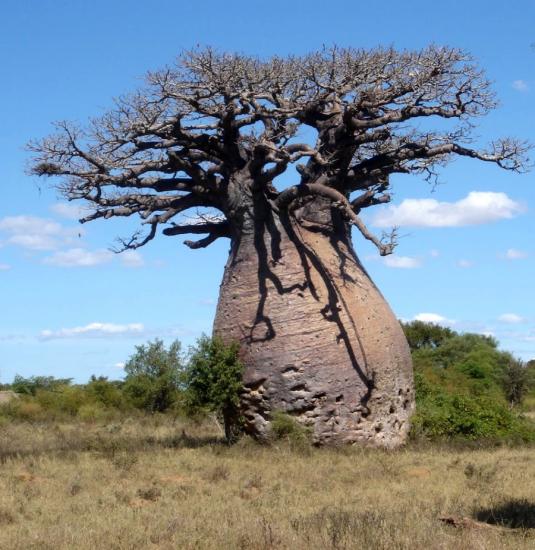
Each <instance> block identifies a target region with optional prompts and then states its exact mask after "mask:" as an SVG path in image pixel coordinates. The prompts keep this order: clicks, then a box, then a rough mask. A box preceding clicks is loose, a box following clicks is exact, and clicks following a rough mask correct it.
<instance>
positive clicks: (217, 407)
mask: <svg viewBox="0 0 535 550" xmlns="http://www.w3.org/2000/svg"><path fill="white" fill-rule="evenodd" d="M238 351H239V347H238V344H237V343H232V344H230V345H228V346H227V345H225V344H224V343H223V341H222V340H221V339H220V338H209V337H208V336H205V335H203V336H201V337H200V338H199V339H198V341H197V347H196V348H195V349H194V350H192V354H191V356H190V358H189V361H188V365H187V367H186V369H185V371H184V383H185V386H186V405H187V407H188V409H189V410H190V411H195V410H199V409H207V410H210V411H213V412H215V413H217V414H218V415H220V416H221V417H222V419H223V422H224V425H225V437H226V438H227V441H229V442H231V441H233V440H234V439H235V437H236V435H237V432H238V429H239V419H240V410H239V404H240V392H241V391H242V389H243V384H242V372H243V365H242V363H241V362H240V360H239V358H238Z"/></svg>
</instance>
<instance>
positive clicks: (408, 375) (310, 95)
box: [30, 47, 526, 447]
mask: <svg viewBox="0 0 535 550" xmlns="http://www.w3.org/2000/svg"><path fill="white" fill-rule="evenodd" d="M494 105H495V100H494V96H493V93H492V91H491V90H490V86H489V82H488V81H487V80H486V79H485V77H484V75H483V73H482V72H481V71H480V70H479V69H478V68H477V67H476V66H475V65H474V64H473V62H472V60H471V59H470V57H469V56H468V55H467V54H465V53H464V52H462V51H459V50H457V49H452V48H439V47H430V48H427V49H425V50H422V51H418V52H405V51H403V52H398V51H395V50H393V49H375V50H371V51H363V50H355V49H340V48H332V49H324V50H322V51H319V52H316V53H312V54H310V55H305V56H302V57H286V58H280V57H273V58H271V59H266V60H262V59H258V58H256V57H248V56H245V55H234V54H232V55H229V54H222V53H218V52H215V51H213V50H212V49H202V50H196V51H192V52H186V53H183V54H182V55H181V56H180V57H179V58H178V61H177V63H176V64H175V65H174V66H172V67H170V68H166V69H164V70H160V71H156V72H150V73H148V75H147V85H146V87H145V88H144V89H143V90H141V91H138V92H136V93H133V94H132V95H129V96H126V97H122V98H120V99H118V100H116V102H115V106H114V108H113V109H112V110H110V111H109V112H108V113H106V114H104V115H103V116H101V117H100V118H96V119H93V120H91V121H90V122H89V124H88V125H87V126H86V127H85V128H80V127H78V126H76V125H73V124H69V123H65V122H61V123H58V124H56V127H57V128H56V130H57V131H56V133H54V134H53V135H51V136H50V137H47V138H45V139H42V140H40V141H35V142H32V143H31V144H30V149H31V150H32V151H33V152H34V153H35V154H34V160H33V164H32V172H33V173H34V174H37V175H40V176H53V177H55V178H57V179H56V182H57V184H56V187H57V189H58V190H59V192H60V193H61V195H62V196H63V197H65V198H67V199H68V200H81V201H84V202H85V204H86V205H88V206H89V207H91V211H90V213H89V214H88V215H87V216H86V217H85V218H83V219H82V220H81V222H83V223H85V222H88V221H91V220H96V219H99V218H104V219H108V218H114V217H120V216H138V217H139V218H140V220H141V224H140V229H139V230H138V231H137V232H136V233H135V234H134V235H132V236H131V237H129V238H127V239H122V241H121V247H120V248H121V249H122V250H127V249H136V248H139V247H141V246H143V245H145V244H147V243H148V242H149V241H150V240H152V239H153V238H154V237H155V236H156V235H157V234H158V232H159V231H160V230H161V232H162V233H163V234H164V235H168V236H176V235H184V234H195V235H198V236H199V237H198V240H186V241H184V242H185V244H186V245H187V246H189V247H190V248H192V249H199V248H204V247H207V246H208V245H210V244H211V243H213V242H214V241H215V240H216V239H220V238H228V239H230V253H229V258H228V262H227V264H226V267H225V272H224V276H223V282H222V284H221V291H220V296H219V303H218V306H217V313H216V318H215V323H214V333H215V334H216V335H219V336H221V337H222V338H223V339H225V340H227V341H230V340H237V341H238V342H239V343H240V346H241V355H242V359H243V362H244V364H245V374H244V391H243V395H242V409H243V415H244V418H245V425H246V428H247V430H249V431H250V432H251V433H253V434H255V435H256V436H258V437H261V438H262V437H265V436H266V435H267V434H268V433H269V425H270V418H271V415H272V413H273V411H275V410H283V411H286V412H287V413H289V414H292V415H294V416H295V417H296V419H297V420H298V421H300V422H302V423H304V424H306V425H309V426H311V427H313V432H314V437H315V439H316V441H318V442H322V443H329V442H359V443H369V444H375V445H381V446H385V447H395V446H397V445H399V444H401V443H402V442H403V441H404V439H405V438H406V435H407V432H408V428H409V418H410V415H411V412H412V410H413V407H414V391H413V379H412V366H411V359H410V354H409V349H408V346H407V343H406V340H405V337H404V336H403V333H402V330H401V328H400V325H399V323H398V321H397V319H396V318H395V316H394V315H393V314H392V311H391V310H390V308H389V306H388V305H387V303H386V302H385V300H384V299H383V297H382V296H381V294H380V292H379V291H378V290H377V288H376V287H375V285H374V284H373V282H372V281H371V280H370V278H369V276H368V274H367V273H366V271H365V269H364V268H363V266H362V264H361V263H360V261H359V259H358V257H357V255H356V253H355V251H354V249H353V246H352V241H351V229H352V227H356V229H357V230H358V232H360V233H361V234H362V236H363V237H364V238H365V239H368V240H369V241H371V242H372V243H373V244H374V245H375V246H376V247H377V249H378V251H379V253H380V254H381V255H386V254H390V253H391V252H392V251H393V249H394V246H395V245H396V232H395V230H393V231H392V232H391V233H389V234H383V235H381V236H376V235H374V234H373V233H372V232H371V231H370V230H369V228H368V227H367V226H366V225H365V223H364V222H363V220H362V218H361V216H360V213H361V211H362V210H363V209H365V208H368V207H371V206H374V205H378V204H385V203H388V202H389V201H390V200H391V197H392V195H391V190H390V185H391V181H390V176H391V175H392V174H400V173H402V174H420V175H423V176H425V177H426V178H427V179H433V178H434V177H435V176H436V173H437V168H438V167H440V166H441V165H443V164H444V163H446V162H447V161H448V160H449V159H450V158H452V157H454V156H463V157H471V158H473V159H478V160H481V161H487V162H492V163H495V164H497V165H498V166H500V167H501V168H504V169H506V170H513V171H519V170H521V169H522V167H523V166H524V163H525V158H524V157H525V152H526V146H525V145H524V144H523V143H521V142H518V141H515V140H512V139H501V140H498V141H494V142H492V143H491V144H490V146H489V147H488V149H486V150H479V149H476V148H472V147H471V146H470V143H471V138H470V136H471V130H472V126H473V125H472V121H473V120H474V118H476V117H478V116H480V115H484V114H486V113H487V112H488V111H489V110H490V109H492V108H493V107H494ZM423 119H425V120H426V123H425V124H422V121H423ZM432 122H433V123H434V124H433V125H434V129H431V127H432V124H431V123H432ZM285 172H288V176H287V177H286V180H285V181H287V182H288V184H287V185H286V186H283V185H281V184H280V183H279V182H280V178H279V180H277V177H278V176H281V175H282V174H284V173H285ZM192 210H193V212H195V215H194V216H193V217H191V216H190V217H188V215H187V212H190V213H191V212H192Z"/></svg>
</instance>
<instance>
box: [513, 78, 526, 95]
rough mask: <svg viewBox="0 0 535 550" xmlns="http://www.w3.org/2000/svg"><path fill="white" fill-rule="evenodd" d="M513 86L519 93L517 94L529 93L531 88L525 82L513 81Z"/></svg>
mask: <svg viewBox="0 0 535 550" xmlns="http://www.w3.org/2000/svg"><path fill="white" fill-rule="evenodd" d="M511 86H512V87H513V88H514V89H515V90H516V91H517V92H527V91H528V90H529V86H528V84H527V82H526V81H525V80H521V79H519V80H513V83H512V84H511Z"/></svg>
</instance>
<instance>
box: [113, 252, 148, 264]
mask: <svg viewBox="0 0 535 550" xmlns="http://www.w3.org/2000/svg"><path fill="white" fill-rule="evenodd" d="M119 258H120V260H121V263H122V264H123V265H124V266H125V267H143V266H144V265H145V261H144V260H143V256H142V255H141V254H140V253H139V252H138V251H137V250H125V251H124V252H121V254H120V255H119Z"/></svg>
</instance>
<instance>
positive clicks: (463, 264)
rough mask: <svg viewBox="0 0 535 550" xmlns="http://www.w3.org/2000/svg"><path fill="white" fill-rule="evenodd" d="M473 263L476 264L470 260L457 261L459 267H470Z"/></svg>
mask: <svg viewBox="0 0 535 550" xmlns="http://www.w3.org/2000/svg"><path fill="white" fill-rule="evenodd" d="M473 265H474V262H471V261H470V260H458V261H457V267H462V268H468V267H472V266H473Z"/></svg>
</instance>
